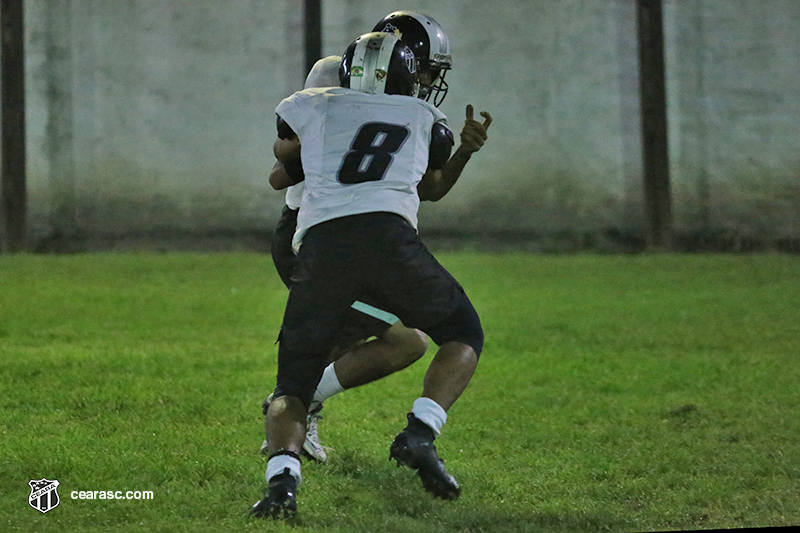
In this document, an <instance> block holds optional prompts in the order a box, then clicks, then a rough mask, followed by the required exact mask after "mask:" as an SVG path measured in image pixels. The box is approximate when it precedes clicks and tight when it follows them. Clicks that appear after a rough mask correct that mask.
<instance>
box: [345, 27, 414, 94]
mask: <svg viewBox="0 0 800 533" xmlns="http://www.w3.org/2000/svg"><path fill="white" fill-rule="evenodd" d="M339 81H340V82H341V86H342V87H347V88H350V89H355V90H357V91H362V92H365V93H370V94H401V95H405V96H417V92H418V91H419V83H417V61H416V58H415V57H414V52H412V51H411V48H409V47H408V46H407V45H406V43H404V42H403V41H401V40H400V38H399V37H397V36H396V35H394V34H393V33H382V32H372V33H365V34H364V35H362V36H361V37H359V38H358V39H356V40H355V41H353V42H352V43H350V46H348V47H347V50H346V51H345V53H344V55H343V56H342V64H341V66H340V67H339Z"/></svg>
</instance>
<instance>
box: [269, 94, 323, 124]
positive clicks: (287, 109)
mask: <svg viewBox="0 0 800 533" xmlns="http://www.w3.org/2000/svg"><path fill="white" fill-rule="evenodd" d="M314 112H315V111H314V108H313V107H312V106H310V105H309V96H308V95H307V94H304V93H303V91H299V92H296V93H294V94H293V95H291V96H289V97H288V98H284V99H283V100H282V101H281V103H280V104H278V107H276V108H275V114H276V115H278V122H279V123H280V122H281V121H283V122H285V123H286V124H287V125H288V126H289V128H291V130H292V131H294V132H295V133H296V134H297V135H300V132H302V131H303V129H304V128H305V127H307V126H308V125H309V124H310V123H311V121H312V119H313V114H314Z"/></svg>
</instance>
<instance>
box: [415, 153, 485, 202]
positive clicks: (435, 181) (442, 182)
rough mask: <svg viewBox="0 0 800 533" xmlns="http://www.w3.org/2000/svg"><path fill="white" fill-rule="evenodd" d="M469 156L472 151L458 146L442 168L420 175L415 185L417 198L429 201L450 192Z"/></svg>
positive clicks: (436, 199)
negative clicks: (420, 178)
mask: <svg viewBox="0 0 800 533" xmlns="http://www.w3.org/2000/svg"><path fill="white" fill-rule="evenodd" d="M471 156H472V153H470V152H466V151H464V150H461V147H460V146H459V149H458V150H456V153H454V154H453V157H451V158H450V159H448V160H447V163H445V165H444V168H442V169H441V170H436V171H432V170H430V169H429V170H428V172H426V173H425V175H423V176H422V181H420V183H419V185H418V186H417V192H418V193H419V199H420V200H423V201H425V200H427V201H430V202H437V201H439V200H441V199H442V198H443V197H444V196H445V195H446V194H447V193H448V192H450V189H452V188H453V185H455V184H456V182H457V181H458V178H459V177H461V172H463V171H464V167H465V166H466V164H467V161H469V158H470V157H471ZM426 177H427V182H426Z"/></svg>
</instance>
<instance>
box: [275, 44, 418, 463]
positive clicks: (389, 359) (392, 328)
mask: <svg viewBox="0 0 800 533" xmlns="http://www.w3.org/2000/svg"><path fill="white" fill-rule="evenodd" d="M341 63H342V58H341V56H328V57H325V58H322V59H320V60H319V61H317V62H316V63H315V64H314V66H313V68H312V69H311V72H309V74H308V77H307V78H306V83H305V88H306V89H310V88H320V87H338V86H339V66H340V65H341ZM287 167H288V169H289V172H292V173H295V172H297V173H302V167H301V165H300V162H299V160H295V161H292V162H290V163H287V166H286V167H284V165H283V163H281V162H280V161H278V162H277V163H276V164H275V166H274V167H273V169H272V172H271V173H270V182H271V183H275V184H277V188H279V189H280V188H283V186H285V185H286V184H287V183H290V181H287V180H289V179H290V178H288V174H287ZM304 188H305V185H304V183H303V182H300V183H297V184H295V185H290V186H289V187H288V188H287V189H286V205H285V206H284V208H283V212H282V214H281V218H280V220H279V221H278V224H277V226H276V227H275V233H274V236H273V239H272V245H271V252H272V260H273V262H274V263H275V268H276V269H277V271H278V274H279V275H280V277H281V279H282V280H283V282H284V284H285V285H286V287H287V288H291V284H292V281H291V277H292V274H293V272H294V268H295V265H296V264H297V258H296V257H295V254H294V250H293V249H292V238H293V237H294V232H295V230H296V229H297V212H298V210H299V208H300V200H301V198H302V195H303V189H304ZM379 316H380V318H376V317H375V316H371V315H367V314H365V313H363V312H361V311H357V310H355V309H354V310H353V312H352V313H351V317H350V319H349V320H348V322H347V327H346V328H345V329H344V330H343V331H342V333H341V335H340V340H339V342H338V344H337V347H336V348H335V349H334V352H333V353H332V354H331V359H334V360H335V365H336V366H335V369H334V363H333V362H332V363H330V364H329V365H328V367H326V370H325V372H324V374H323V376H324V377H323V379H322V381H321V383H320V385H319V387H318V388H317V391H316V392H315V394H314V401H313V402H312V404H311V406H310V408H309V413H308V420H307V431H306V440H305V442H304V443H303V455H305V456H306V457H308V458H310V459H312V460H315V461H318V462H325V461H326V460H327V453H326V451H325V448H323V446H322V444H321V443H320V440H319V433H318V429H317V425H318V420H319V419H320V418H321V416H320V411H321V410H322V406H323V403H322V402H324V401H325V400H326V399H328V398H330V397H332V396H334V395H335V394H337V393H339V392H342V391H344V390H346V389H350V388H353V387H358V386H361V385H365V384H367V383H370V382H372V381H375V380H377V379H380V378H382V377H385V376H387V375H389V374H391V373H393V372H397V371H398V370H402V369H403V368H406V367H407V366H409V365H410V364H412V363H413V362H415V361H417V360H418V359H419V358H421V357H422V356H423V355H425V352H426V351H427V349H428V338H427V336H426V335H425V334H424V333H422V332H421V331H419V330H415V329H411V328H406V327H405V326H403V324H402V322H400V321H399V319H398V318H397V317H395V316H393V315H390V314H389V313H385V314H380V315H379ZM370 337H375V338H374V339H372V340H369V341H368V342H363V341H365V339H367V338H370ZM271 399H272V395H270V396H269V397H267V399H266V400H264V403H263V405H262V411H263V413H264V415H266V413H267V409H268V408H269V402H270V401H271ZM260 453H262V454H266V453H268V443H267V440H266V439H265V440H264V442H263V443H262V444H261V449H260Z"/></svg>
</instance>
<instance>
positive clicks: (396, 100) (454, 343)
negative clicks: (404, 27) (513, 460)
mask: <svg viewBox="0 0 800 533" xmlns="http://www.w3.org/2000/svg"><path fill="white" fill-rule="evenodd" d="M340 73H341V76H340V77H341V82H342V88H327V89H309V90H304V91H301V92H298V93H295V94H294V95H292V96H290V97H289V98H287V99H285V100H284V101H282V102H281V103H280V105H279V106H278V107H277V108H276V113H277V114H278V116H279V117H281V119H282V120H283V121H284V122H285V123H286V126H287V127H288V128H290V129H291V134H289V133H288V132H287V134H286V135H285V136H284V137H285V138H280V137H279V139H278V140H277V141H276V143H275V154H276V157H278V159H279V160H281V161H283V162H284V163H285V162H289V161H292V160H293V159H294V158H296V157H297V156H298V155H300V156H301V158H302V162H303V168H304V176H305V183H306V191H305V193H304V195H303V198H302V202H301V207H300V211H299V214H298V220H297V231H296V232H295V236H294V240H293V245H294V248H295V250H297V252H298V259H299V263H298V265H297V267H296V271H295V275H294V280H293V283H292V288H291V291H290V294H289V300H288V302H287V306H286V310H285V313H284V320H283V326H282V328H281V335H280V346H279V352H278V375H277V386H276V389H275V393H274V399H273V401H272V402H271V403H270V405H269V409H268V411H267V417H266V431H267V436H268V441H269V454H270V457H269V461H268V463H267V473H266V478H267V481H268V485H269V490H268V492H267V494H266V495H265V497H264V498H263V499H262V500H261V501H259V502H257V503H256V504H254V505H253V507H252V509H251V513H252V514H254V515H257V516H273V517H275V518H277V517H288V516H292V515H293V514H294V513H295V512H296V510H297V503H296V496H295V492H296V489H297V484H298V482H299V481H300V457H299V454H300V452H301V450H302V446H303V441H304V439H305V435H306V414H307V411H308V408H309V405H310V404H311V402H312V400H313V396H314V390H315V387H316V385H317V383H319V381H320V378H321V377H322V374H323V371H324V369H325V365H326V357H327V354H329V353H330V351H331V349H332V347H333V344H334V343H335V340H336V336H337V332H338V331H340V330H341V329H342V327H343V326H344V324H345V321H346V320H347V317H348V313H349V312H350V310H351V309H352V306H353V304H354V303H355V302H358V301H365V300H369V301H371V302H374V303H375V304H376V307H377V308H379V309H385V310H386V311H388V312H390V313H392V314H394V315H396V316H398V317H399V318H400V319H401V320H402V321H403V323H404V324H406V325H408V326H409V327H411V328H416V329H420V330H422V331H424V332H425V333H426V334H427V335H429V336H430V337H431V338H432V339H433V340H434V342H436V344H437V345H438V346H439V347H440V348H439V350H438V351H437V353H436V355H435V356H434V358H433V361H432V362H431V365H430V367H429V369H428V371H427V373H426V375H425V379H424V382H423V391H422V396H421V397H419V398H417V399H416V400H415V401H414V402H413V405H412V409H411V412H410V413H408V415H407V418H408V424H407V426H406V428H405V429H403V430H402V431H401V432H400V433H399V434H398V435H397V437H395V439H394V441H393V442H392V445H391V447H390V458H392V459H395V460H396V461H397V462H398V464H402V465H406V466H409V467H410V468H413V469H415V470H417V473H418V474H419V476H420V478H421V480H422V484H423V487H424V488H425V489H426V490H427V491H428V492H430V493H432V494H433V495H435V496H438V497H441V498H444V499H455V498H457V497H458V496H459V494H460V487H459V485H458V483H457V482H456V480H455V478H453V476H452V475H450V474H449V473H448V472H447V471H446V470H445V468H444V466H443V464H442V461H441V460H440V458H439V456H438V454H437V452H436V447H435V446H434V444H433V441H434V439H435V438H436V437H437V436H438V435H439V434H440V433H441V429H442V427H443V425H444V423H445V421H446V419H447V411H448V410H449V409H450V407H451V406H452V405H453V403H454V402H455V401H456V400H457V399H458V398H459V397H460V396H461V394H462V393H463V391H464V390H465V388H466V387H467V385H468V383H469V381H470V379H471V377H472V375H473V373H474V371H475V369H476V367H477V363H478V358H479V356H480V353H481V350H482V348H483V330H482V328H481V324H480V319H479V318H478V314H477V312H476V311H475V309H474V307H473V306H472V303H471V302H470V301H469V298H468V297H467V295H466V293H465V292H464V289H463V288H462V286H461V285H460V284H459V283H458V282H457V281H456V280H455V278H453V277H452V276H451V275H450V274H449V273H448V272H447V270H445V269H444V268H443V267H442V266H441V265H440V264H439V263H438V262H437V261H436V259H435V258H434V257H433V256H432V255H431V254H430V252H428V250H427V248H426V247H425V245H424V244H423V243H422V242H421V240H420V239H419V236H418V234H417V231H416V225H417V210H418V208H419V202H420V195H423V196H425V197H429V198H437V197H441V195H443V193H444V192H446V190H448V189H449V187H451V186H452V184H451V183H448V182H447V181H446V180H445V179H443V172H442V167H443V166H444V165H445V163H446V162H447V161H448V159H449V156H450V151H451V149H452V144H453V142H452V134H449V135H448V134H447V132H449V128H448V126H447V119H446V117H445V116H444V114H442V113H441V112H440V111H439V110H438V109H436V108H435V107H434V106H433V105H431V104H429V103H427V102H426V101H424V100H421V99H418V98H413V97H414V96H415V95H416V94H417V91H418V83H417V76H416V61H415V58H414V54H413V52H412V51H411V50H410V48H409V47H408V46H406V45H405V44H404V43H403V42H402V41H401V40H400V39H398V38H397V36H396V35H394V34H388V33H377V32H376V33H370V34H365V35H363V36H361V37H359V38H358V39H356V41H354V42H353V43H351V45H350V46H349V47H348V49H347V51H346V53H345V55H344V56H343V60H342V69H341V71H340ZM470 110H471V108H470ZM470 118H471V117H470ZM490 120H491V118H490V117H489V116H488V115H486V121H485V122H484V123H483V127H484V129H485V127H486V126H488V125H489V122H490ZM301 146H302V149H301Z"/></svg>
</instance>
